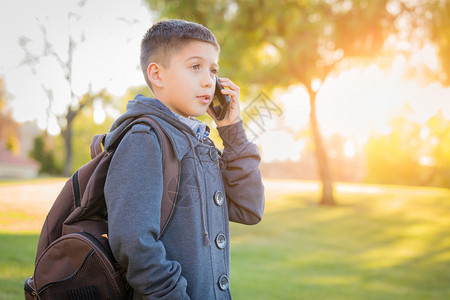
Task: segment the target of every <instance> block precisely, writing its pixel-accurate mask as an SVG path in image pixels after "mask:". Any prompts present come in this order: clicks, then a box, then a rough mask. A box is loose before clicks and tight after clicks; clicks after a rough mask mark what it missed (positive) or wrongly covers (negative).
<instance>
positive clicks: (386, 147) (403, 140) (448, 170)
mask: <svg viewBox="0 0 450 300" xmlns="http://www.w3.org/2000/svg"><path fill="white" fill-rule="evenodd" d="M390 125H391V133H389V134H386V135H383V134H372V136H371V137H370V139H369V141H368V142H367V144H366V146H365V151H366V159H367V173H368V175H367V180H368V181H370V182H378V183H392V184H408V185H435V186H442V187H450V179H449V178H450V177H449V175H450V152H449V149H450V127H449V126H448V121H447V120H446V119H445V118H444V116H443V115H442V113H439V114H438V115H436V116H433V117H431V118H430V119H429V120H428V122H427V124H426V125H425V126H423V127H422V126H420V125H419V124H417V123H415V122H413V121H410V120H408V119H407V118H406V117H397V118H394V119H393V120H392V121H391V123H390Z"/></svg>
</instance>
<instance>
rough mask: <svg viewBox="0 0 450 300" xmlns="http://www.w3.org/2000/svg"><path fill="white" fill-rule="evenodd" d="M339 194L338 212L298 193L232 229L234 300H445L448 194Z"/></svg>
mask: <svg viewBox="0 0 450 300" xmlns="http://www.w3.org/2000/svg"><path fill="white" fill-rule="evenodd" d="M344 187H345V186H344ZM343 190H344V191H341V192H338V193H337V196H338V202H339V203H340V205H339V206H338V207H333V208H328V207H319V206H317V205H315V204H313V203H312V201H311V200H312V199H316V197H317V195H316V194H315V193H301V194H300V193H299V194H293V195H288V196H285V197H281V198H279V199H269V201H268V202H267V206H266V214H265V216H264V219H263V221H262V222H261V223H260V224H259V225H257V226H254V227H248V226H242V225H238V224H232V226H231V234H232V240H231V242H232V259H231V269H232V274H231V278H232V283H231V288H232V292H233V296H234V299H342V300H344V299H374V300H375V299H380V300H381V299H427V300H429V299H450V284H449V282H450V221H449V218H448V216H449V215H450V191H449V190H442V189H426V188H408V187H387V186H384V187H376V186H371V187H370V186H369V189H367V190H368V191H370V192H369V193H368V192H364V189H362V191H356V192H352V191H351V190H350V191H348V189H347V191H345V188H344V189H343ZM373 191H376V192H373Z"/></svg>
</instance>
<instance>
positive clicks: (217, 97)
mask: <svg viewBox="0 0 450 300" xmlns="http://www.w3.org/2000/svg"><path fill="white" fill-rule="evenodd" d="M223 89H224V87H223V86H222V85H221V84H220V81H219V78H218V77H217V76H216V91H215V92H214V97H213V100H212V101H211V104H210V105H209V106H210V107H211V110H212V111H213V113H214V116H215V117H216V119H217V120H219V121H220V120H223V118H225V115H226V114H227V111H228V110H229V109H230V105H231V99H230V96H228V95H224V94H222V92H221V90H223Z"/></svg>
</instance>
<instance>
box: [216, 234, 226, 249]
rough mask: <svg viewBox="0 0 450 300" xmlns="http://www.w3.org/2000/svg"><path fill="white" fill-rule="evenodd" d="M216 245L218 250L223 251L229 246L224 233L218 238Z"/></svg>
mask: <svg viewBox="0 0 450 300" xmlns="http://www.w3.org/2000/svg"><path fill="white" fill-rule="evenodd" d="M216 245H217V247H218V248H220V249H223V248H225V246H226V245H227V238H226V237H225V235H224V234H223V233H219V234H218V235H217V236H216Z"/></svg>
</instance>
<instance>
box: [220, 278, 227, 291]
mask: <svg viewBox="0 0 450 300" xmlns="http://www.w3.org/2000/svg"><path fill="white" fill-rule="evenodd" d="M228 285H229V280H228V276H227V275H222V276H220V278H219V287H220V289H221V290H222V291H225V290H227V289H228Z"/></svg>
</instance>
